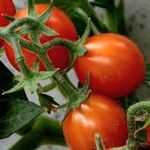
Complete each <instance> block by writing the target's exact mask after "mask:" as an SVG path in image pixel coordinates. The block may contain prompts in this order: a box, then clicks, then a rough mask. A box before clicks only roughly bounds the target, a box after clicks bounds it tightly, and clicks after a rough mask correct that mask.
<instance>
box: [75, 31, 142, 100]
mask: <svg viewBox="0 0 150 150" xmlns="http://www.w3.org/2000/svg"><path fill="white" fill-rule="evenodd" d="M85 47H86V48H87V53H86V54H85V55H84V56H81V57H79V58H78V59H77V61H76V63H75V72H76V74H77V76H78V78H79V80H80V82H81V83H82V84H83V83H84V82H85V79H86V75H87V73H88V72H89V73H90V88H91V89H92V90H93V91H95V92H97V93H99V94H102V95H107V96H111V97H114V98H118V97H122V96H125V95H128V94H129V93H132V92H133V91H135V90H136V89H137V88H138V87H139V85H140V84H141V83H142V82H143V80H144V74H145V64H144V58H143V56H142V54H141V52H140V50H139V49H138V47H137V46H136V45H135V44H134V43H133V42H132V41H130V40H129V39H127V38H126V37H123V36H121V35H118V34H111V33H106V34H99V35H95V36H93V37H90V38H88V39H87V41H86V42H85Z"/></svg>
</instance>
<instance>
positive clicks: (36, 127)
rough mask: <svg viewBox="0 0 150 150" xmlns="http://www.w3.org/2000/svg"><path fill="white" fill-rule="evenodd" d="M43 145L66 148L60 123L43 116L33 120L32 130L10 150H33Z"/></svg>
mask: <svg viewBox="0 0 150 150" xmlns="http://www.w3.org/2000/svg"><path fill="white" fill-rule="evenodd" d="M43 144H53V145H61V146H66V142H65V140H64V136H63V131H62V127H61V125H60V123H59V122H58V121H56V120H54V119H52V118H49V117H47V116H44V115H42V116H39V117H38V118H36V119H35V120H34V122H33V124H32V129H29V132H28V133H27V134H25V135H23V137H22V138H21V139H20V140H19V141H18V142H17V143H16V144H15V145H14V146H12V147H11V148H10V150H27V149H30V150H33V149H36V148H38V147H39V146H40V145H43Z"/></svg>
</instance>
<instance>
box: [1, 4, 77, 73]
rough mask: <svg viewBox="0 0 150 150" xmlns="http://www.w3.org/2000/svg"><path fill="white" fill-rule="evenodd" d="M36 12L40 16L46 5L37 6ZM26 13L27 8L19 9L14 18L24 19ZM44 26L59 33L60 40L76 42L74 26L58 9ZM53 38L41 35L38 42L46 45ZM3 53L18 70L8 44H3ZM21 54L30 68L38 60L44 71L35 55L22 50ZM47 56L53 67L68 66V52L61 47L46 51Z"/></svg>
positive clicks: (54, 10)
mask: <svg viewBox="0 0 150 150" xmlns="http://www.w3.org/2000/svg"><path fill="white" fill-rule="evenodd" d="M35 7H36V12H37V15H40V14H42V13H43V12H45V10H47V8H48V5H47V4H37V5H36V6H35ZM27 13H28V9H27V8H23V9H20V10H19V11H18V12H17V13H16V15H15V16H14V17H15V18H23V17H26V16H27ZM45 25H46V26H47V27H49V28H51V29H53V30H55V31H56V32H58V33H59V36H57V37H60V38H63V39H68V40H71V41H75V40H77V37H78V36H77V32H76V29H75V26H74V25H73V23H72V22H71V20H70V19H69V18H68V17H67V16H66V15H65V14H64V12H62V11H61V10H59V9H58V8H56V7H54V8H53V10H52V13H51V16H50V17H49V19H48V20H47V21H46V22H45ZM55 37H56V36H55ZM24 38H26V39H29V37H28V36H24ZM53 38H54V36H46V35H42V36H41V37H40V41H41V42H42V43H46V42H48V41H50V40H52V39H53ZM4 46H5V52H6V55H7V58H8V60H9V61H10V63H11V64H12V66H13V67H14V68H15V69H17V70H19V67H18V64H17V62H16V59H15V55H14V50H13V48H12V46H11V45H9V43H5V45H4ZM22 53H23V56H24V59H25V62H26V64H27V65H28V66H29V67H30V68H31V67H32V66H33V64H34V62H35V61H36V60H37V59H38V60H39V68H40V71H45V70H46V68H45V66H44V64H43V62H42V61H41V60H40V58H38V57H37V55H36V54H33V53H32V52H30V51H29V50H27V49H25V48H22ZM48 56H49V58H50V59H51V61H52V62H53V64H54V66H55V67H56V68H59V69H65V68H66V67H67V66H68V61H69V51H68V50H67V49H66V48H65V47H62V46H58V47H54V48H52V49H50V50H49V51H48Z"/></svg>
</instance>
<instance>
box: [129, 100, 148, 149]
mask: <svg viewBox="0 0 150 150" xmlns="http://www.w3.org/2000/svg"><path fill="white" fill-rule="evenodd" d="M143 113H144V114H145V113H148V114H150V101H142V102H139V103H136V104H134V105H132V106H130V107H129V109H128V112H127V117H128V131H129V134H128V142H127V149H129V150H136V149H137V147H138V143H137V140H136V139H135V137H134V133H135V131H136V130H137V128H136V120H135V118H136V117H137V116H141V115H144V114H143Z"/></svg>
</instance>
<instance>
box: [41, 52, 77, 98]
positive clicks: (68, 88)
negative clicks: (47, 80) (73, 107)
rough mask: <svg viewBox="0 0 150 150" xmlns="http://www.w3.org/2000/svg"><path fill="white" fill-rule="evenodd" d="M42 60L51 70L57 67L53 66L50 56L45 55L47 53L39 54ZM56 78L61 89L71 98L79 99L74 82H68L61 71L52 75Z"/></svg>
mask: <svg viewBox="0 0 150 150" xmlns="http://www.w3.org/2000/svg"><path fill="white" fill-rule="evenodd" d="M39 56H40V58H41V60H42V61H43V62H44V64H45V66H46V68H47V69H48V70H49V71H53V70H55V68H54V67H53V65H52V64H51V62H50V60H49V58H48V56H47V55H45V53H43V54H39ZM52 78H53V79H54V81H55V82H56V83H57V85H58V87H60V89H61V91H62V92H63V93H64V94H65V95H67V96H68V98H69V100H73V99H75V98H76V99H77V98H78V94H77V91H76V90H75V89H74V86H73V84H71V82H70V83H68V82H67V81H66V80H65V79H64V77H63V76H62V75H61V74H60V73H59V72H56V73H55V74H54V76H53V77H52Z"/></svg>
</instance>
